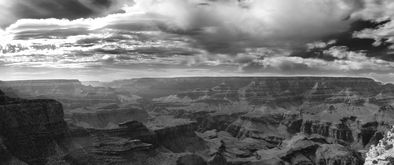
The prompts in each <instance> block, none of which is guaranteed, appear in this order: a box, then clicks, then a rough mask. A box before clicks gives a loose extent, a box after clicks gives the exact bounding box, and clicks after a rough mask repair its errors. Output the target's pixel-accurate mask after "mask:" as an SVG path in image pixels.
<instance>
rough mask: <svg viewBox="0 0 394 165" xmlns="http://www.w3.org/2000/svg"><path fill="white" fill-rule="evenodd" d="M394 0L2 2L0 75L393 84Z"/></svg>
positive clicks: (9, 77) (13, 77) (11, 77)
mask: <svg viewBox="0 0 394 165" xmlns="http://www.w3.org/2000/svg"><path fill="white" fill-rule="evenodd" d="M393 19H394V1H392V0H12V1H9V0H0V80H23V79H80V80H83V81H111V80H116V79H129V78H138V77H189V76H355V77H371V78H374V79H376V80H379V81H382V82H394V45H393V44H394V22H393V21H392V20H393Z"/></svg>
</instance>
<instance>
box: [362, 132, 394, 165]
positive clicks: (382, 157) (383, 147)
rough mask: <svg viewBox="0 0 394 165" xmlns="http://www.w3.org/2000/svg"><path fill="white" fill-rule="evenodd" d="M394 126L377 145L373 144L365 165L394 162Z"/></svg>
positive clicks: (386, 164) (387, 164)
mask: <svg viewBox="0 0 394 165" xmlns="http://www.w3.org/2000/svg"><path fill="white" fill-rule="evenodd" d="M393 132H394V128H391V129H390V130H388V131H387V132H386V133H385V136H384V137H383V138H382V139H381V140H380V141H379V143H378V144H377V145H373V146H371V148H370V149H369V151H368V153H367V157H366V160H365V161H366V162H365V165H373V164H376V165H389V164H393V163H394V147H393V146H394V133H393Z"/></svg>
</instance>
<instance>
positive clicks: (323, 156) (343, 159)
mask: <svg viewBox="0 0 394 165" xmlns="http://www.w3.org/2000/svg"><path fill="white" fill-rule="evenodd" d="M362 160H363V159H362V157H361V154H359V153H356V152H355V151H352V150H351V149H349V148H346V147H344V146H341V145H339V144H323V145H321V146H320V147H319V148H318V149H317V150H316V164H325V165H336V164H347V165H359V164H363V163H364V162H363V161H362Z"/></svg>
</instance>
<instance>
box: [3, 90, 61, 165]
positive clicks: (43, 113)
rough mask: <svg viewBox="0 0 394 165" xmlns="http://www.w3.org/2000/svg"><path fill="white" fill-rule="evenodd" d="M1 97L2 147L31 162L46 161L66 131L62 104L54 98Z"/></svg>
mask: <svg viewBox="0 0 394 165" xmlns="http://www.w3.org/2000/svg"><path fill="white" fill-rule="evenodd" d="M0 95H2V93H0ZM0 97H1V98H2V99H1V102H0V128H1V129H0V136H1V137H2V138H1V139H2V147H3V149H4V148H6V150H7V153H8V154H9V155H12V157H13V158H17V159H18V160H20V161H23V162H26V163H28V164H45V163H46V161H47V157H48V156H49V155H51V154H52V150H54V146H55V145H56V141H57V140H58V139H62V138H63V137H64V136H65V134H66V132H67V125H66V123H65V121H64V119H63V117H64V116H63V108H62V105H61V104H60V103H59V102H57V101H54V100H25V99H14V98H9V97H7V96H5V95H2V96H0ZM3 152H4V151H3Z"/></svg>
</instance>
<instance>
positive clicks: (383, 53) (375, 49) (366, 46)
mask: <svg viewBox="0 0 394 165" xmlns="http://www.w3.org/2000/svg"><path fill="white" fill-rule="evenodd" d="M388 22H390V21H389V20H385V21H380V22H374V21H368V20H357V21H355V22H353V23H352V24H351V26H350V28H349V30H348V31H346V32H343V33H338V34H335V35H330V36H326V37H323V38H322V39H321V40H322V41H323V42H329V41H335V42H334V43H332V44H329V45H326V46H325V47H313V48H308V47H306V48H300V49H297V50H295V51H294V52H293V53H292V55H291V56H296V57H303V58H317V59H323V60H327V61H333V60H337V59H338V58H336V57H333V56H330V55H328V54H326V53H324V52H325V51H326V50H327V49H329V48H330V47H333V46H344V47H346V48H347V50H349V51H362V52H364V53H366V56H367V57H376V58H380V59H383V60H387V61H394V57H393V56H392V55H390V54H388V52H389V51H390V50H389V47H390V46H391V45H392V44H391V43H388V42H385V41H382V42H381V44H379V45H376V44H375V42H376V41H375V40H374V39H371V38H356V37H354V33H356V32H358V31H362V30H365V29H378V28H379V27H381V26H383V25H384V24H386V23H388Z"/></svg>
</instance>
